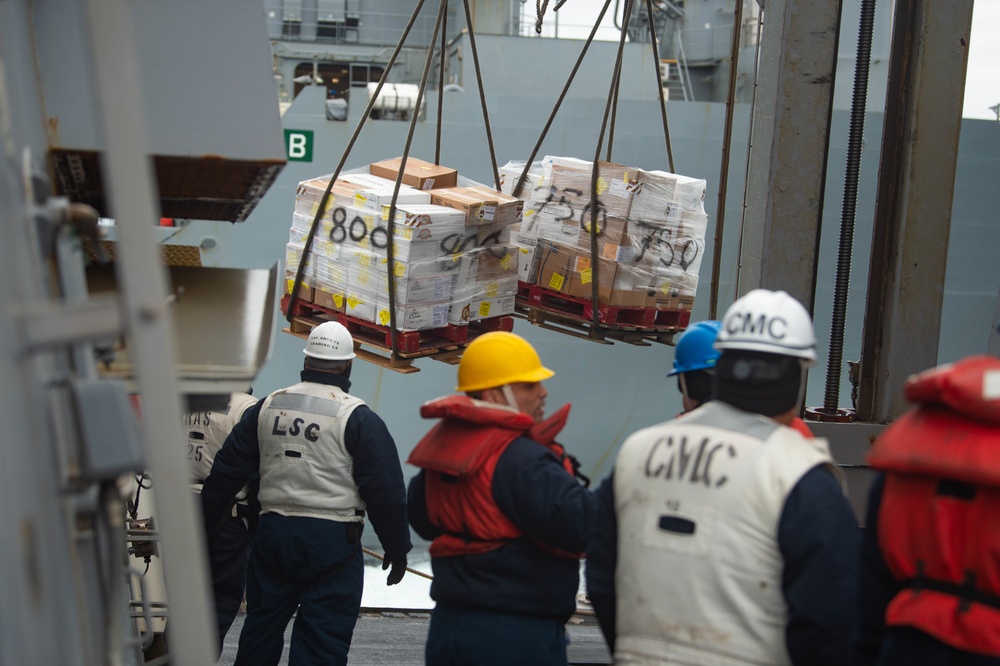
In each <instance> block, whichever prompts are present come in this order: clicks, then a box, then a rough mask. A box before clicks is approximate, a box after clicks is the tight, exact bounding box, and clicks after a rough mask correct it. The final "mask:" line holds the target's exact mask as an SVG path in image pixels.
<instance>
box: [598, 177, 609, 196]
mask: <svg viewBox="0 0 1000 666" xmlns="http://www.w3.org/2000/svg"><path fill="white" fill-rule="evenodd" d="M606 189H608V181H606V180H604V179H603V178H601V177H600V176H598V177H597V194H598V195H601V194H604V190H606Z"/></svg>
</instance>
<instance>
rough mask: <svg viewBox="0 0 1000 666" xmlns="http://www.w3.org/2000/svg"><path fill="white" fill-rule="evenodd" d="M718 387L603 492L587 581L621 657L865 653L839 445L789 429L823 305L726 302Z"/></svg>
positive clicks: (823, 659)
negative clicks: (853, 649) (853, 643)
mask: <svg viewBox="0 0 1000 666" xmlns="http://www.w3.org/2000/svg"><path fill="white" fill-rule="evenodd" d="M715 346H716V349H718V350H719V351H720V352H721V355H720V357H719V359H718V361H717V363H716V366H715V398H714V399H713V400H711V401H709V402H707V403H705V404H703V405H702V406H700V407H699V408H697V409H695V410H693V411H691V412H689V413H687V414H684V415H682V416H680V417H678V418H676V419H672V420H670V421H666V422H664V423H661V424H660V425H656V426H653V427H650V428H646V429H644V430H640V431H639V432H637V433H635V434H633V435H632V436H631V437H629V438H628V439H627V440H626V441H625V443H624V444H623V445H622V448H621V451H620V452H619V454H618V458H617V460H616V463H615V468H614V470H613V472H612V474H611V476H610V477H609V478H608V479H606V480H605V482H604V483H603V484H602V485H601V487H600V488H599V489H598V491H597V494H596V498H595V501H596V504H597V513H598V517H597V523H598V524H597V527H596V528H595V530H594V535H595V536H594V538H593V539H592V541H591V543H590V544H589V545H588V549H587V558H588V559H587V590H588V593H589V595H590V598H591V601H592V602H593V604H594V609H595V611H596V612H597V616H598V619H599V620H600V624H601V628H602V630H604V632H605V635H606V637H607V638H608V643H609V645H611V646H612V647H613V650H614V655H615V663H619V664H659V663H664V662H667V663H684V664H687V663H698V664H773V665H782V664H796V665H805V664H809V665H810V666H816V665H819V664H830V665H832V664H849V663H851V660H850V654H849V649H850V636H849V633H850V627H851V620H852V616H853V613H854V600H855V596H854V584H853V581H854V580H855V576H856V571H857V566H858V565H857V548H858V529H857V523H856V522H855V519H854V515H853V513H852V512H851V509H850V506H849V505H848V503H847V500H846V499H845V498H844V495H843V491H842V489H841V485H840V482H839V478H838V476H837V473H836V470H835V468H834V467H833V461H832V459H831V457H830V454H829V451H828V450H827V446H826V442H825V440H821V439H806V438H805V437H803V436H802V435H801V434H799V432H797V431H796V430H794V429H793V428H791V427H788V426H789V424H790V423H791V421H792V419H793V418H794V417H795V416H796V415H797V413H798V411H799V408H800V405H801V401H802V397H803V392H804V391H803V389H804V386H805V369H806V368H807V367H808V366H809V365H811V364H812V363H814V362H815V360H816V338H815V335H814V334H813V327H812V321H811V319H810V317H809V313H808V312H807V311H806V309H805V308H804V307H802V305H801V304H800V303H799V302H798V301H796V300H795V299H794V298H792V297H791V296H789V295H788V294H786V293H785V292H780V291H777V292H776V291H768V290H764V289H758V290H754V291H751V292H750V293H748V294H747V295H746V296H744V297H743V298H740V299H739V300H737V301H736V302H735V303H734V304H733V305H732V307H730V308H729V310H728V311H727V312H726V314H725V316H724V317H723V319H722V326H721V329H720V331H719V334H718V338H717V340H716V343H715Z"/></svg>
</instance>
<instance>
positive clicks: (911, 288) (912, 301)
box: [858, 0, 973, 423]
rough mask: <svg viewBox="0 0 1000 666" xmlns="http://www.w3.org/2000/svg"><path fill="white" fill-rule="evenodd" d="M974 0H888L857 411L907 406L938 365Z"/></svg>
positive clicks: (864, 415)
mask: <svg viewBox="0 0 1000 666" xmlns="http://www.w3.org/2000/svg"><path fill="white" fill-rule="evenodd" d="M972 3H973V0H913V1H912V2H901V3H897V4H896V18H895V26H894V29H893V35H895V37H894V43H893V48H892V55H891V57H890V64H889V89H888V93H887V96H886V100H887V101H886V115H885V128H884V131H883V146H882V156H881V161H880V165H879V189H878V203H877V204H876V209H875V232H874V234H873V241H872V255H871V266H872V270H871V272H870V274H869V279H868V303H867V306H866V313H865V326H864V338H863V341H862V349H861V380H860V386H859V396H858V417H859V418H860V419H861V420H863V421H873V422H876V423H886V422H888V421H889V420H891V419H893V418H895V417H897V416H899V415H900V414H902V413H903V412H904V411H906V409H907V404H906V402H905V400H904V399H903V395H902V386H903V382H904V381H905V380H906V378H907V377H908V376H909V375H911V374H913V373H916V372H920V371H921V370H926V369H927V368H929V367H932V366H934V365H937V360H938V339H939V336H940V329H941V305H942V300H943V298H944V281H945V265H946V257H947V248H948V239H949V230H950V228H951V210H952V200H953V197H954V187H953V185H954V181H955V170H956V164H957V162H958V139H959V130H960V128H961V121H962V100H963V97H964V93H965V70H966V65H967V63H968V56H969V49H968V45H969V32H970V30H971V26H972Z"/></svg>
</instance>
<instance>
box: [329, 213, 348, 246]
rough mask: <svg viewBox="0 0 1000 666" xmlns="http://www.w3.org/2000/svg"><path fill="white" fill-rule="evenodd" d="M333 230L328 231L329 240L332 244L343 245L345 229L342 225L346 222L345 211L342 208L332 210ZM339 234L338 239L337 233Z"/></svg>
mask: <svg viewBox="0 0 1000 666" xmlns="http://www.w3.org/2000/svg"><path fill="white" fill-rule="evenodd" d="M332 217H333V228H332V229H330V240H331V241H332V242H334V243H343V242H344V241H345V240H347V227H345V226H344V223H345V222H347V211H346V210H344V209H343V208H340V207H337V208H334V209H333V215H332ZM338 231H339V232H340V236H339V238H338V236H337V232H338Z"/></svg>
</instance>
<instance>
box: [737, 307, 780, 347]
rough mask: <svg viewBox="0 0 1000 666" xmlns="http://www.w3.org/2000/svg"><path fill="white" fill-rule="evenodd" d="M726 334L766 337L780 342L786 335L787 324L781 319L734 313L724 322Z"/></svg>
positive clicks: (750, 313)
mask: <svg viewBox="0 0 1000 666" xmlns="http://www.w3.org/2000/svg"><path fill="white" fill-rule="evenodd" d="M726 333H728V334H730V335H746V336H754V335H758V336H764V335H766V336H768V337H769V338H772V339H774V340H781V339H783V338H784V337H785V335H786V334H787V333H788V322H787V321H785V319H784V318H783V317H768V316H767V315H766V314H756V313H753V312H736V313H734V314H733V315H732V316H731V317H730V318H729V319H727V320H726Z"/></svg>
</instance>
